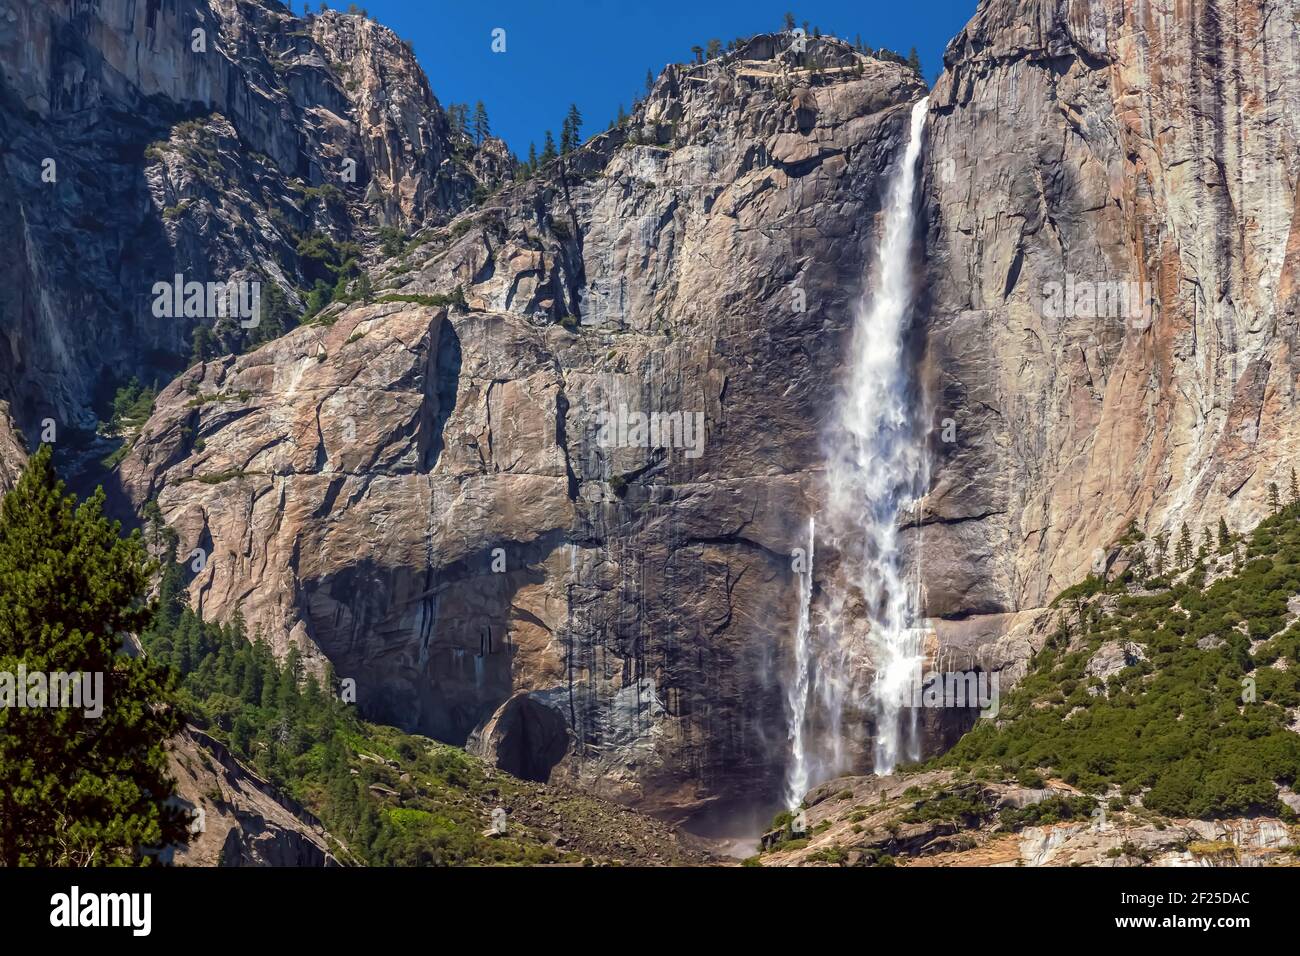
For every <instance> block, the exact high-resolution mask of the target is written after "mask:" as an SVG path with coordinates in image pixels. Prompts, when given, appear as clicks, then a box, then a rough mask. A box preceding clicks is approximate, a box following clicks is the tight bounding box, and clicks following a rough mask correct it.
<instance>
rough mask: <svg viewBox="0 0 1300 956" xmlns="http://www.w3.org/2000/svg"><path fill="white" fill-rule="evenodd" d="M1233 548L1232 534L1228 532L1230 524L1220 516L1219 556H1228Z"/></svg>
mask: <svg viewBox="0 0 1300 956" xmlns="http://www.w3.org/2000/svg"><path fill="white" fill-rule="evenodd" d="M1231 547H1232V533H1231V532H1229V531H1228V522H1226V521H1224V520H1223V516H1222V515H1220V516H1219V554H1227V553H1228V549H1229V548H1231Z"/></svg>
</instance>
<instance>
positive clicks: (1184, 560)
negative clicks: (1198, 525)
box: [1178, 521, 1196, 568]
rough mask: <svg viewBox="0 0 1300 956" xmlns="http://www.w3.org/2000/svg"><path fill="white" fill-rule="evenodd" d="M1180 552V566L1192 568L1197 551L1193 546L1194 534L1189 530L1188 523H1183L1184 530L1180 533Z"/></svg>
mask: <svg viewBox="0 0 1300 956" xmlns="http://www.w3.org/2000/svg"><path fill="white" fill-rule="evenodd" d="M1178 551H1179V553H1180V554H1181V556H1182V557H1181V559H1180V560H1179V562H1178V566H1179V567H1180V568H1190V567H1191V566H1192V558H1193V556H1194V555H1195V553H1196V551H1195V549H1194V548H1193V546H1192V532H1191V531H1189V530H1188V528H1187V522H1186V521H1184V522H1183V527H1182V530H1181V531H1179V532H1178Z"/></svg>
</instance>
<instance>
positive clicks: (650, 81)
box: [645, 70, 655, 95]
mask: <svg viewBox="0 0 1300 956" xmlns="http://www.w3.org/2000/svg"><path fill="white" fill-rule="evenodd" d="M654 88H655V75H654V73H652V72H651V71H650V70H646V71H645V91H646V94H647V95H649V93H650V91H651V90H653V89H654Z"/></svg>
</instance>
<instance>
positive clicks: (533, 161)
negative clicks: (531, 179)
mask: <svg viewBox="0 0 1300 956" xmlns="http://www.w3.org/2000/svg"><path fill="white" fill-rule="evenodd" d="M535 172H537V144H536V143H529V144H528V175H530V176H531V175H532V174H533V173H535Z"/></svg>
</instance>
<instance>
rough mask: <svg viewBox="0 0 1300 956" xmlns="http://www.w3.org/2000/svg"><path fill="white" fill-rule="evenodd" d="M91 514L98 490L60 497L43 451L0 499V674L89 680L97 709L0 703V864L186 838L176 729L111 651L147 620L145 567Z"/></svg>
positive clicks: (159, 696) (138, 554)
mask: <svg viewBox="0 0 1300 956" xmlns="http://www.w3.org/2000/svg"><path fill="white" fill-rule="evenodd" d="M103 508H104V492H103V489H102V488H101V489H99V490H97V491H96V492H95V493H94V494H93V495H91V496H90V497H89V498H87V499H86V501H85V502H83V503H82V504H81V505H80V506H78V504H77V500H76V496H74V495H71V494H65V492H64V489H63V484H62V482H60V481H59V480H58V479H57V477H56V476H55V473H54V467H53V465H52V463H51V453H50V449H49V447H48V446H42V447H41V448H40V449H39V450H38V451H37V453H36V454H35V455H33V456H32V458H31V460H30V461H29V462H28V464H27V467H26V469H25V470H24V471H23V474H22V477H21V478H20V479H19V481H18V484H17V485H16V486H15V487H14V489H13V490H12V491H11V492H9V494H8V495H7V496H6V497H5V499H4V502H3V504H2V505H0V581H3V582H4V586H3V588H0V672H4V673H6V674H10V675H15V676H16V675H17V673H18V669H19V666H20V665H21V666H22V667H23V668H24V669H25V671H26V672H27V674H28V676H29V678H30V677H31V675H33V674H36V673H44V674H46V675H49V674H51V673H54V672H65V673H89V674H91V675H99V677H98V679H99V680H100V681H102V686H101V688H100V689H101V691H102V693H101V694H100V695H99V700H98V705H99V707H101V708H102V711H101V712H100V713H99V714H98V715H95V714H94V711H95V708H94V707H93V706H92V704H93V703H94V702H93V701H87V700H86V698H85V697H83V698H82V704H83V706H82V707H75V706H48V707H41V706H32V703H33V699H32V697H31V696H28V706H25V707H22V706H4V707H0V863H3V864H4V865H6V866H19V865H29V866H88V865H108V864H113V863H130V862H138V861H140V860H141V859H142V850H144V849H147V848H159V847H162V846H164V845H167V844H173V843H178V842H183V841H184V840H185V839H186V830H187V827H186V820H185V819H184V814H183V813H182V811H180V810H179V809H177V808H175V807H171V806H167V805H166V802H167V801H168V800H169V798H170V797H171V796H172V792H173V787H174V782H173V781H172V780H171V779H170V777H169V776H168V775H167V755H166V750H165V744H166V740H167V738H168V737H170V736H171V735H172V734H173V733H175V732H176V731H177V730H178V729H179V727H180V718H179V717H178V715H177V712H176V710H175V709H174V707H173V706H172V701H171V698H170V694H169V692H168V690H167V680H166V673H165V671H164V670H163V669H161V668H159V667H157V666H156V665H155V664H154V663H153V662H152V661H150V660H148V659H146V658H144V657H132V656H130V655H128V654H125V653H120V649H121V646H122V643H123V641H124V640H125V638H126V635H128V634H138V633H140V632H141V631H142V630H143V629H144V627H145V626H146V625H147V624H148V622H149V620H150V617H151V616H152V614H153V608H152V607H151V606H150V605H149V604H148V603H147V602H146V594H147V591H148V588H149V582H150V572H151V566H150V562H149V560H148V556H147V554H146V552H145V549H144V544H143V542H142V540H141V537H140V534H139V532H134V533H132V535H131V536H130V537H129V538H122V537H121V536H120V534H119V532H120V525H118V524H117V523H110V522H109V521H108V519H107V518H105V517H104V514H103ZM27 687H28V690H29V691H30V689H31V687H32V684H31V681H30V679H29V680H28V682H27ZM94 688H95V678H93V677H92V679H91V681H90V683H89V687H88V690H90V691H91V692H92V695H93V691H94ZM9 690H11V691H12V692H13V696H12V697H10V695H9V693H8V692H4V693H5V696H6V697H9V699H10V700H11V701H16V700H17V688H16V687H13V686H11V687H10V688H9ZM55 702H56V701H54V700H51V701H50V703H51V704H53V703H55ZM88 708H89V712H88Z"/></svg>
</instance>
